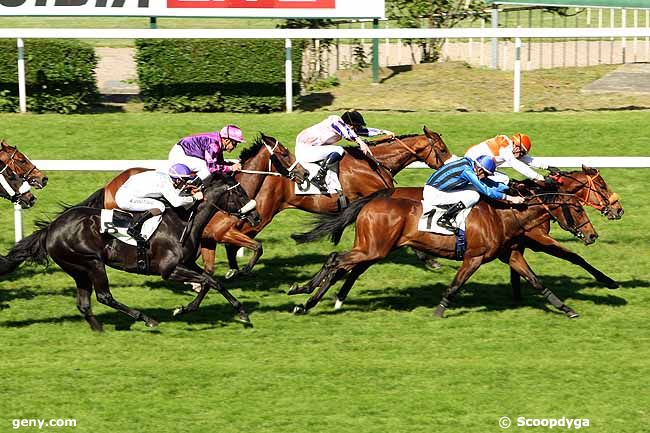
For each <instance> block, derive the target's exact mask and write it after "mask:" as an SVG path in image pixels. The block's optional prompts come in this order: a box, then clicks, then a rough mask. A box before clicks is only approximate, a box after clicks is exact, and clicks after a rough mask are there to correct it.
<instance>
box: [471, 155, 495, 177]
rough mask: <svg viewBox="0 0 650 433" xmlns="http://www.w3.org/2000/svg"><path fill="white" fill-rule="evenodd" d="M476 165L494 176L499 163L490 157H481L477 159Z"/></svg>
mask: <svg viewBox="0 0 650 433" xmlns="http://www.w3.org/2000/svg"><path fill="white" fill-rule="evenodd" d="M476 165H478V166H479V167H481V168H482V169H483V170H485V171H486V172H487V173H488V174H494V170H496V169H497V163H496V161H495V160H494V158H493V157H491V156H488V155H481V156H479V157H478V158H476Z"/></svg>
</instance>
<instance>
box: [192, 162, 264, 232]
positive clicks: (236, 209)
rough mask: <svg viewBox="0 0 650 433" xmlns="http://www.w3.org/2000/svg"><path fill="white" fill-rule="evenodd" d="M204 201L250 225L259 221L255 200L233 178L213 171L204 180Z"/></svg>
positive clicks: (254, 224)
mask: <svg viewBox="0 0 650 433" xmlns="http://www.w3.org/2000/svg"><path fill="white" fill-rule="evenodd" d="M204 195H205V201H206V202H207V203H210V204H212V205H213V206H214V207H216V208H217V209H219V210H222V211H224V212H227V213H229V214H231V215H235V216H237V217H238V218H239V219H242V220H246V221H247V222H248V223H249V224H250V225H251V226H253V227H254V226H256V225H258V224H259V223H260V221H261V217H260V214H259V213H258V212H257V210H255V207H256V205H257V204H256V203H255V200H251V198H250V197H249V196H248V194H246V190H244V188H243V187H242V186H241V184H240V183H239V182H237V181H236V180H235V179H234V178H232V177H231V176H228V175H220V174H216V173H213V174H212V175H211V176H209V177H208V178H207V179H206V180H205V181H204Z"/></svg>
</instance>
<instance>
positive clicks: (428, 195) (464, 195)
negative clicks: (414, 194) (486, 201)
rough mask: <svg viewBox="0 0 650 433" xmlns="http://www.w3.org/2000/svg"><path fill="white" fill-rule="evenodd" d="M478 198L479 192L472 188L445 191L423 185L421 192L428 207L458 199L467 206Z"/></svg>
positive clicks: (471, 204)
mask: <svg viewBox="0 0 650 433" xmlns="http://www.w3.org/2000/svg"><path fill="white" fill-rule="evenodd" d="M480 198H481V194H479V193H478V191H476V190H474V189H464V190H461V191H451V192H445V191H440V190H439V189H437V188H434V187H432V186H430V185H424V191H423V193H422V199H423V200H424V202H425V203H426V204H427V205H428V206H429V207H431V206H436V205H440V204H454V203H458V202H459V201H460V202H462V203H463V204H464V205H465V207H466V208H469V207H472V206H474V205H475V204H476V203H478V201H479V199H480Z"/></svg>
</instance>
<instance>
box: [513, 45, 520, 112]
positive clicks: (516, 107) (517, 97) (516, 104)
mask: <svg viewBox="0 0 650 433" xmlns="http://www.w3.org/2000/svg"><path fill="white" fill-rule="evenodd" d="M514 69H515V80H514V81H515V90H514V98H513V102H512V103H513V111H514V112H515V113H519V107H520V106H521V38H515V67H514Z"/></svg>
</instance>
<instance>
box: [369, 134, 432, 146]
mask: <svg viewBox="0 0 650 433" xmlns="http://www.w3.org/2000/svg"><path fill="white" fill-rule="evenodd" d="M418 135H422V134H402V135H397V136H396V137H394V138H392V137H383V138H380V139H379V140H375V141H372V142H370V143H368V145H369V146H375V145H377V144H382V143H386V142H387V141H392V140H394V139H395V138H397V139H399V140H401V139H403V138H411V137H417V136H418Z"/></svg>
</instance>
